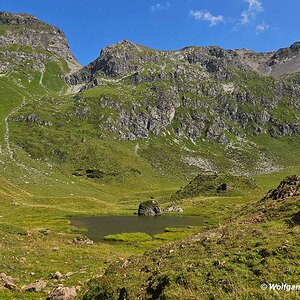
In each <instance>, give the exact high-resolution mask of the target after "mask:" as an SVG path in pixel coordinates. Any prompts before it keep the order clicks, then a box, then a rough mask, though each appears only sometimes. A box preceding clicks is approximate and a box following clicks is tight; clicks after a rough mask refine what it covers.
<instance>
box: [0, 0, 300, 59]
mask: <svg viewBox="0 0 300 300" xmlns="http://www.w3.org/2000/svg"><path fill="white" fill-rule="evenodd" d="M0 10H1V11H9V12H27V13H30V14H33V15H35V16H37V17H38V18H40V19H42V20H43V21H45V22H47V23H50V24H52V25H55V26H57V27H59V28H61V29H62V30H63V31H64V32H65V34H66V36H67V38H68V41H69V43H70V45H71V49H72V51H73V53H74V54H75V56H76V57H77V59H78V60H79V61H80V62H81V63H82V64H87V63H89V62H90V61H92V60H93V59H95V58H96V57H97V56H98V55H99V52H100V50H101V49H102V48H103V47H105V46H107V45H110V44H113V43H116V42H118V41H120V40H123V39H129V40H131V41H133V42H136V43H139V44H142V45H146V46H149V47H152V48H156V49H169V50H174V49H181V48H183V47H185V46H190V45H195V46H204V45H219V46H221V47H224V48H249V49H253V50H257V51H271V50H277V49H278V48H281V47H286V46H289V45H291V44H292V43H293V42H295V41H300V18H299V12H300V1H299V0H285V1H282V0H127V1H125V0H87V1H84V0H1V2H0Z"/></svg>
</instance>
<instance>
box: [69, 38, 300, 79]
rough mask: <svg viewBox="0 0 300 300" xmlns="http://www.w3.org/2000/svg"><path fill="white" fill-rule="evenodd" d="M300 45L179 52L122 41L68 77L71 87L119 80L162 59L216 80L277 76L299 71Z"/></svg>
mask: <svg viewBox="0 0 300 300" xmlns="http://www.w3.org/2000/svg"><path fill="white" fill-rule="evenodd" d="M299 50H300V43H299V42H295V43H294V44H293V45H291V46H290V47H287V48H281V49H279V50H278V51H274V52H255V51H252V50H248V49H236V50H227V49H223V48H221V47H219V46H206V47H185V48H183V49H181V50H176V51H166V50H154V49H151V48H148V47H144V46H141V45H138V44H135V43H133V42H131V41H128V40H123V41H121V42H119V43H117V44H114V45H111V46H108V47H105V48H104V49H103V50H102V51H101V53H100V56H99V57H98V58H97V59H96V60H95V61H93V62H91V63H90V64H88V65H87V66H85V67H83V68H82V69H81V70H79V71H78V72H77V73H76V74H73V75H72V76H71V77H70V78H69V82H70V83H71V84H78V83H86V82H89V81H93V80H95V79H96V78H97V75H99V74H101V73H104V74H106V75H108V76H112V77H119V78H120V77H122V76H126V75H129V74H130V73H131V72H137V73H139V72H140V71H141V70H142V69H143V66H142V65H141V64H143V63H154V64H157V65H158V66H161V67H164V66H165V65H166V63H167V61H166V60H168V59H169V60H172V61H179V62H185V63H187V64H191V65H197V66H200V67H202V70H203V71H206V72H208V73H209V74H210V75H214V77H216V78H218V79H228V78H230V77H231V72H230V70H229V68H236V69H238V70H241V71H255V72H258V73H259V74H262V75H270V76H274V77H280V76H284V75H289V74H292V73H295V72H299V71H300V65H299V64H298V60H300V58H299V54H300V51H299Z"/></svg>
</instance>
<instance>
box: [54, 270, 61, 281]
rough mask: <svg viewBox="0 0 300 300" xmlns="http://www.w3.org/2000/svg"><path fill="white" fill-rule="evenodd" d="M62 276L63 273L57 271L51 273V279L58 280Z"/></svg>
mask: <svg viewBox="0 0 300 300" xmlns="http://www.w3.org/2000/svg"><path fill="white" fill-rule="evenodd" d="M62 278H63V275H62V274H61V273H60V272H59V271H57V272H55V273H54V274H53V275H52V279H57V280H60V279H62Z"/></svg>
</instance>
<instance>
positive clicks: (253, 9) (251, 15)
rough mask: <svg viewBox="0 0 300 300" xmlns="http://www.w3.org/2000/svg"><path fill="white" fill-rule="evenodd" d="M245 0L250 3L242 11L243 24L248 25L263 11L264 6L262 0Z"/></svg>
mask: <svg viewBox="0 0 300 300" xmlns="http://www.w3.org/2000/svg"><path fill="white" fill-rule="evenodd" d="M244 2H247V3H248V9H247V10H244V11H242V13H241V24H242V25H247V24H248V23H249V22H250V21H251V20H254V19H255V18H256V15H257V14H258V13H261V12H263V11H264V8H263V5H262V2H261V1H260V0H244Z"/></svg>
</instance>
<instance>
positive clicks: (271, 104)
mask: <svg viewBox="0 0 300 300" xmlns="http://www.w3.org/2000/svg"><path fill="white" fill-rule="evenodd" d="M299 45H300V44H299V43H295V44H293V45H292V46H290V47H288V48H283V49H280V50H278V51H275V52H269V53H257V52H254V51H251V50H246V49H240V50H226V49H222V48H220V47H216V46H213V47H186V48H184V49H182V50H179V51H160V50H154V49H150V48H148V47H144V46H141V45H137V44H135V43H133V42H130V41H127V40H124V41H121V42H119V43H117V44H115V45H111V46H108V47H106V48H104V49H103V50H102V51H101V53H100V56H99V58H97V59H96V60H95V61H93V62H91V63H90V64H88V65H87V66H84V67H82V66H80V64H79V63H78V62H77V61H76V58H75V57H74V55H73V54H72V52H71V51H70V47H69V45H68V42H67V40H66V37H65V35H64V33H63V32H62V31H61V30H60V29H58V28H56V27H53V26H50V25H48V24H46V23H44V22H42V21H40V20H38V19H37V18H35V17H33V16H31V15H28V14H10V13H7V12H2V13H0V205H1V216H0V236H1V245H0V247H1V253H3V255H2V256H1V257H0V265H1V266H3V268H2V269H1V272H4V273H5V274H4V273H1V274H0V298H1V297H2V298H3V299H23V298H24V299H25V298H26V299H35V298H36V299H44V298H45V297H48V296H49V297H50V299H52V298H53V299H55V298H54V296H53V293H54V292H53V293H51V291H52V289H53V288H55V287H56V286H57V285H58V283H62V280H63V283H64V284H65V285H66V286H76V287H77V289H76V288H73V289H71V292H72V294H73V295H74V293H76V292H78V290H79V287H78V285H80V286H82V285H84V282H85V281H87V280H89V279H90V278H92V277H94V276H95V275H96V274H97V273H101V272H102V271H103V270H104V266H105V264H106V263H107V262H109V261H111V260H115V259H117V258H119V257H124V258H125V257H129V255H132V254H141V253H143V252H145V251H146V250H151V249H154V248H159V247H160V246H165V243H166V242H167V243H169V242H170V241H174V240H179V239H182V238H183V237H189V236H191V235H192V234H193V233H196V232H198V231H200V232H199V233H197V235H196V237H194V238H189V239H187V240H186V241H183V242H176V243H175V244H174V247H173V246H171V245H170V246H169V248H165V247H164V248H162V249H157V250H156V251H157V252H154V253H153V252H151V253H150V252H146V254H145V256H143V257H141V256H138V257H137V258H133V259H132V262H131V260H126V259H125V260H119V262H117V263H116V264H113V265H112V266H111V267H109V268H108V269H107V272H106V274H105V276H104V277H103V279H102V280H95V281H92V282H90V283H89V286H88V285H87V286H85V287H84V288H83V289H82V291H81V292H82V299H91V298H92V297H96V298H99V297H100V298H101V297H102V298H103V299H104V297H106V299H110V298H114V297H116V298H119V299H125V298H126V297H127V296H126V295H127V294H128V295H130V297H132V298H133V299H135V298H137V297H139V295H141V298H142V299H144V298H145V297H146V298H147V297H148V298H149V297H151V298H153V299H154V298H155V297H156V298H155V299H162V298H163V297H165V298H164V299H175V298H178V297H179V298H180V299H181V298H182V299H184V297H186V298H188V299H195V298H197V297H198V296H199V295H200V296H199V297H202V295H204V296H203V297H206V296H207V291H208V290H205V291H204V290H203V287H206V286H207V287H208V289H209V297H210V298H211V299H229V298H230V299H232V298H234V299H241V298H245V297H246V298H247V297H248V298H249V297H250V298H251V297H252V298H253V299H257V298H263V297H266V296H265V294H262V293H263V292H264V291H262V290H261V289H260V285H259V284H261V283H262V282H265V281H267V282H268V281H269V282H271V281H272V282H281V280H282V278H281V275H280V274H284V278H285V280H287V282H296V281H297V280H296V278H295V276H296V275H297V274H298V273H299V270H297V266H296V265H295V264H293V263H294V261H295V257H296V256H297V253H299V249H298V248H297V247H298V246H297V245H299V241H298V240H297V237H298V235H297V233H298V231H299V230H298V229H297V227H296V225H295V227H293V228H290V227H288V226H290V223H291V222H292V223H293V224H294V223H297V220H298V219H299V212H298V210H299V207H298V206H299V205H298V202H299V201H298V198H297V197H296V198H295V197H294V198H293V197H291V198H290V199H287V200H286V201H283V200H282V199H281V200H282V201H281V200H280V199H279V200H278V201H273V200H272V201H271V200H270V201H269V200H265V201H260V202H257V201H258V200H259V199H261V198H262V197H263V195H265V194H266V192H267V190H269V189H271V188H273V189H274V187H275V186H276V185H275V183H277V182H279V180H281V179H282V178H283V177H284V176H288V175H292V174H299V171H300V167H299V166H300V156H299V151H300V125H299V119H300V100H299V99H300V69H299V63H298V61H299V59H300V53H299ZM296 177H297V176H296ZM293 178H294V177H293ZM297 178H298V177H297ZM297 183H298V182H297ZM292 187H293V188H294V184H292ZM283 190H285V186H284V189H283ZM221 196H222V197H221ZM152 198H155V199H156V200H157V201H159V202H160V204H161V205H162V207H165V206H167V205H168V206H174V205H176V206H177V204H178V205H180V207H182V209H183V214H185V215H188V216H190V215H195V216H199V217H200V218H201V220H203V226H201V228H200V227H199V228H198V227H197V228H181V229H180V228H179V229H176V228H175V229H174V228H168V229H167V230H166V232H164V233H160V234H157V235H155V236H153V237H150V236H147V238H146V240H143V241H139V238H140V237H142V236H144V238H145V235H143V234H131V235H128V236H126V235H125V238H124V236H123V235H122V234H120V235H118V236H119V237H121V239H123V240H124V241H125V242H124V243H126V244H122V243H123V242H120V243H94V244H93V243H92V242H91V241H90V240H87V238H86V237H84V236H83V234H84V232H85V231H84V229H83V228H75V227H74V226H71V224H70V219H69V218H70V216H95V215H113V216H121V215H122V216H123V215H126V216H130V215H133V213H134V212H135V211H136V209H137V208H138V206H139V204H140V203H141V202H142V201H147V200H149V199H152ZM287 221H291V222H287ZM287 224H288V225H287ZM223 225H224V226H223ZM244 225H245V226H244ZM293 226H294V225H293ZM241 227H242V229H241ZM138 231H140V230H139V228H137V232H138ZM274 233H276V234H274ZM113 237H114V236H113ZM133 240H134V242H133ZM289 241H290V242H289ZM171 247H173V248H171ZM249 249H250V250H249ZM199 253H200V254H201V255H200V254H199ZM218 257H220V258H218ZM161 258H162V260H161ZM273 258H274V260H273ZM289 260H290V261H292V262H290V261H289ZM224 261H225V262H224ZM269 262H270V263H269ZM289 262H290V264H289V265H288V263H289ZM290 265H291V267H287V266H290ZM121 269H122V270H125V269H126V270H125V271H126V272H125V273H124V274H125V275H124V276H127V274H128V276H127V277H126V280H124V278H125V277H122V276H123V275H122V276H121V275H120V274H123V272H121ZM185 269H187V271H186V272H185V271H183V270H185ZM193 270H195V272H193ZM58 271H59V272H58ZM173 271H174V272H173ZM278 271H279V272H278ZM229 273H230V274H231V275H228V274H229ZM70 274H71V275H70ZM116 274H118V275H116ZM276 274H279V275H278V277H274V276H277V275H276ZM282 276H283V275H282ZM131 279H132V280H131ZM59 280H61V281H59ZM250 280H253V282H255V283H256V285H257V286H256V285H251V287H250V288H246V286H247V287H248V286H249V281H250ZM47 281H48V283H47ZM233 283H237V284H239V287H237V285H233ZM45 285H46V286H45ZM21 286H24V288H23V289H21V288H19V287H21ZM37 287H38V288H41V289H43V290H41V291H37V292H36V293H31V292H30V290H35V289H36V288H37ZM216 287H217V290H216ZM241 287H242V288H241ZM244 287H245V288H244ZM11 289H12V290H11ZM24 289H27V290H28V291H26V292H25V291H24ZM250 289H251V290H250ZM67 291H69V292H70V290H65V289H64V287H62V286H61V285H60V286H59V287H57V289H56V290H55V293H64V292H67ZM187 291H189V293H190V294H187ZM199 291H200V292H199ZM55 293H54V294H55ZM139 293H141V294H139ZM52 296H53V297H52ZM144 296H145V297H144ZM195 296H196V297H195ZM51 297H52V298H51ZM72 297H73V296H72ZM130 297H129V298H130ZM143 297H144V298H143ZM274 297H278V295H275V296H274ZM102 298H101V299H102ZM127 298H128V297H127ZM79 299H80V298H79Z"/></svg>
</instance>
